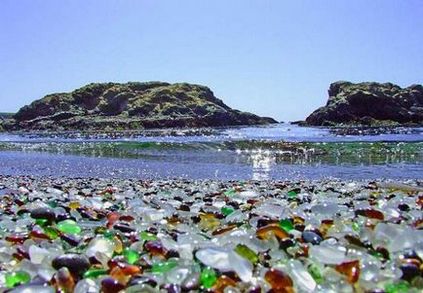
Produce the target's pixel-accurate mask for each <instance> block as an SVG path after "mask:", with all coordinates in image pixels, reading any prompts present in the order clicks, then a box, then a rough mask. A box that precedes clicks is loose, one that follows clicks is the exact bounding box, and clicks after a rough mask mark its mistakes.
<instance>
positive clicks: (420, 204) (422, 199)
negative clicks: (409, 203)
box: [416, 196, 423, 208]
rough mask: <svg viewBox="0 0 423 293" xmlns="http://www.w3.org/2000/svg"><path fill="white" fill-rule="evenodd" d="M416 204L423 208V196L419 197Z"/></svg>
mask: <svg viewBox="0 0 423 293" xmlns="http://www.w3.org/2000/svg"><path fill="white" fill-rule="evenodd" d="M416 204H417V205H418V206H420V207H421V208H423V196H419V198H418V199H417V200H416Z"/></svg>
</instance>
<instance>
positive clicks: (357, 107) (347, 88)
mask: <svg viewBox="0 0 423 293" xmlns="http://www.w3.org/2000/svg"><path fill="white" fill-rule="evenodd" d="M328 93H329V99H328V101H327V103H326V105H325V106H323V107H321V108H319V109H317V110H315V111H314V112H313V113H312V114H311V115H310V116H308V117H307V119H306V121H305V123H304V124H305V125H313V126H342V125H346V126H358V125H361V126H390V125H393V126H395V125H421V124H423V86H422V85H411V86H409V87H406V88H401V87H399V86H398V85H395V84H392V83H376V82H362V83H351V82H346V81H338V82H335V83H332V84H331V85H330V87H329V91H328Z"/></svg>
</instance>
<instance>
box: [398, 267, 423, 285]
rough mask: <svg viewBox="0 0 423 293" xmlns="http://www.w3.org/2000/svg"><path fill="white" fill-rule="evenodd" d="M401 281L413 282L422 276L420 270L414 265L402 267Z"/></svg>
mask: <svg viewBox="0 0 423 293" xmlns="http://www.w3.org/2000/svg"><path fill="white" fill-rule="evenodd" d="M400 269H401V271H402V276H401V279H403V280H406V281H408V282H411V281H412V280H413V279H414V278H415V277H417V276H420V275H421V273H420V269H419V268H418V267H417V266H416V265H414V264H404V265H402V266H401V267H400Z"/></svg>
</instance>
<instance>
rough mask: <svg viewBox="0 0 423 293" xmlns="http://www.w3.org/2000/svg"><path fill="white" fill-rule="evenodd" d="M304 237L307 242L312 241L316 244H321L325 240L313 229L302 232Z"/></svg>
mask: <svg viewBox="0 0 423 293" xmlns="http://www.w3.org/2000/svg"><path fill="white" fill-rule="evenodd" d="M302 238H303V239H304V241H305V242H307V243H311V244H314V245H317V244H319V243H320V242H322V240H323V239H322V237H320V236H319V235H318V234H317V233H315V232H313V231H304V232H303V233H302Z"/></svg>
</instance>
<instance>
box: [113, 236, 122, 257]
mask: <svg viewBox="0 0 423 293" xmlns="http://www.w3.org/2000/svg"><path fill="white" fill-rule="evenodd" d="M113 242H114V243H115V250H114V252H115V253H116V254H122V252H123V243H122V241H121V240H120V239H119V237H117V236H115V237H113Z"/></svg>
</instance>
